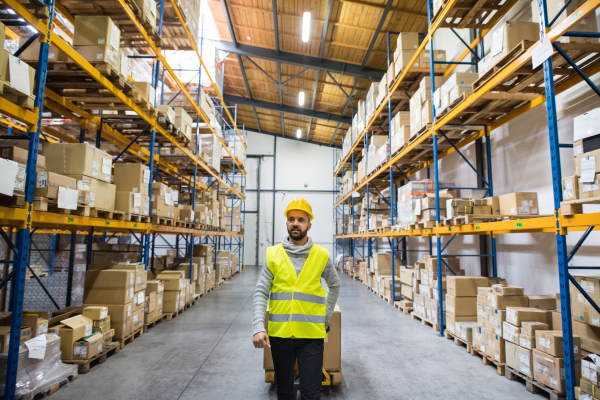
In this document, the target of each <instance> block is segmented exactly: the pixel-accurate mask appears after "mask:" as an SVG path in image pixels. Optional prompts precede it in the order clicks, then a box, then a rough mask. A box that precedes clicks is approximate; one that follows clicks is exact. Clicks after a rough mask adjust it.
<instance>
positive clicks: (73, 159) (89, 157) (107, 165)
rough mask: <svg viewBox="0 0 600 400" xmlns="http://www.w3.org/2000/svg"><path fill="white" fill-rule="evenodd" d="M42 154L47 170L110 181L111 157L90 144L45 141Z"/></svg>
mask: <svg viewBox="0 0 600 400" xmlns="http://www.w3.org/2000/svg"><path fill="white" fill-rule="evenodd" d="M44 154H45V156H46V168H47V169H48V171H51V172H56V173H58V174H64V175H86V176H89V177H91V178H95V179H99V180H102V181H104V182H110V181H111V174H112V157H111V156H110V155H109V154H108V153H107V152H105V151H103V150H100V149H97V148H96V147H94V146H92V145H90V144H87V143H47V144H46V146H45V148H44Z"/></svg>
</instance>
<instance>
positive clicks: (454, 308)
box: [446, 294, 477, 316]
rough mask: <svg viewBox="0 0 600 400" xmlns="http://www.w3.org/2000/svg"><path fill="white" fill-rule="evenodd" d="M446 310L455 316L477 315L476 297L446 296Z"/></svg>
mask: <svg viewBox="0 0 600 400" xmlns="http://www.w3.org/2000/svg"><path fill="white" fill-rule="evenodd" d="M446 310H447V311H448V312H449V313H451V314H454V315H456V316H472V315H477V297H455V296H452V295H451V294H446Z"/></svg>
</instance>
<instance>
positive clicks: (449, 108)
mask: <svg viewBox="0 0 600 400" xmlns="http://www.w3.org/2000/svg"><path fill="white" fill-rule="evenodd" d="M466 98H467V94H466V93H463V94H461V95H460V96H458V97H457V98H456V99H454V101H452V103H450V104H449V105H448V106H447V107H444V108H440V110H438V109H437V108H436V110H435V112H436V114H437V115H436V116H435V118H434V119H433V122H435V123H436V124H437V123H438V122H439V121H440V120H442V118H444V117H445V116H446V114H448V113H449V112H450V111H452V110H454V109H455V108H456V107H458V105H459V104H460V103H462V102H463V101H465V99H466Z"/></svg>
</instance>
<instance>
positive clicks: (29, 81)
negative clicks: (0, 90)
mask: <svg viewBox="0 0 600 400" xmlns="http://www.w3.org/2000/svg"><path fill="white" fill-rule="evenodd" d="M2 51H3V52H5V50H2ZM3 54H4V53H3ZM0 62H6V64H4V65H2V64H0V70H2V72H1V73H0V75H4V80H6V81H7V82H9V83H10V88H11V91H12V92H16V94H18V95H21V96H32V95H33V89H34V86H35V69H34V68H31V67H30V66H29V65H28V64H27V63H26V62H25V61H22V60H20V59H18V58H17V57H15V56H13V55H11V54H8V53H5V54H4V55H3V57H2V58H0Z"/></svg>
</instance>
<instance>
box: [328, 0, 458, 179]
mask: <svg viewBox="0 0 600 400" xmlns="http://www.w3.org/2000/svg"><path fill="white" fill-rule="evenodd" d="M457 1H458V0H450V1H448V3H447V4H446V6H445V7H444V9H443V10H442V12H441V13H440V15H439V17H438V18H437V20H436V21H435V22H434V23H433V25H432V26H431V29H430V30H429V34H428V35H427V36H426V37H425V39H423V41H422V42H421V44H420V45H419V47H418V48H417V50H416V52H415V54H414V55H413V56H412V58H411V59H410V61H409V62H408V64H407V65H406V67H405V68H404V69H403V70H402V72H401V73H400V76H399V77H398V79H396V82H395V83H394V85H392V88H391V89H390V90H389V92H388V94H387V96H385V98H384V99H383V101H382V102H381V104H380V105H379V107H378V108H377V111H375V114H374V115H373V117H371V119H370V120H369V123H368V124H367V127H366V128H365V129H363V131H362V132H361V133H360V135H358V138H357V139H356V142H354V144H353V145H352V147H351V148H350V151H349V152H348V154H346V156H344V158H343V160H342V161H341V162H340V165H339V166H338V167H337V168H336V169H335V171H334V173H333V179H335V178H336V177H337V175H338V173H339V172H340V170H341V169H342V167H343V166H344V164H345V163H346V161H348V159H349V158H350V155H351V154H352V153H353V152H354V150H355V149H356V147H357V146H358V144H359V143H361V142H362V141H363V138H364V136H365V134H366V133H367V131H368V130H369V128H370V127H371V126H372V125H373V124H374V123H375V121H376V120H377V118H378V117H379V114H381V113H382V112H383V110H384V109H385V107H387V105H388V101H389V100H390V98H391V96H393V94H394V92H395V91H396V90H397V89H398V87H399V86H400V84H401V83H402V82H403V81H404V78H406V75H408V74H409V73H410V72H411V71H410V69H411V68H412V66H413V65H414V64H415V62H417V60H418V59H419V57H420V55H421V52H422V51H423V50H425V47H426V46H427V44H428V43H429V38H430V37H431V36H433V34H434V33H435V32H436V31H437V30H438V29H439V27H440V25H441V24H442V23H443V22H444V20H445V19H446V17H447V16H448V13H450V11H451V10H452V7H454V5H455V4H456V2H457Z"/></svg>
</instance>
